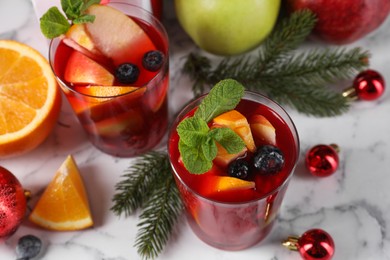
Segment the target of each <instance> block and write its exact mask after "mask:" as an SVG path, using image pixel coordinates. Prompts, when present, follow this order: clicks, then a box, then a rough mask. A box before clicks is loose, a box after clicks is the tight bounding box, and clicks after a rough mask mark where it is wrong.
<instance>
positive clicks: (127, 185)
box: [111, 152, 170, 216]
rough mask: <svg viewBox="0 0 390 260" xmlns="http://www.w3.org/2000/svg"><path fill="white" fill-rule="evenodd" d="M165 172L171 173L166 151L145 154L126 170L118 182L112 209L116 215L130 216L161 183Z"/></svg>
mask: <svg viewBox="0 0 390 260" xmlns="http://www.w3.org/2000/svg"><path fill="white" fill-rule="evenodd" d="M164 172H169V174H170V168H169V161H168V159H167V155H166V154H165V153H162V152H150V153H147V154H145V155H143V156H142V157H141V158H140V159H139V160H138V161H137V162H136V163H135V164H134V165H132V166H131V167H130V168H129V169H128V170H126V172H125V174H124V175H123V176H122V180H121V181H120V182H118V183H117V184H116V186H115V188H116V191H117V193H116V194H115V195H114V197H113V202H114V205H113V206H112V207H111V210H112V211H113V212H114V213H115V214H116V215H121V214H124V215H125V216H129V215H131V214H132V213H134V211H135V210H137V209H138V208H140V207H142V205H143V204H144V203H145V202H146V201H147V200H148V198H149V195H150V193H151V192H152V191H153V190H154V189H155V187H156V186H158V185H159V183H158V180H159V177H160V175H161V174H162V173H164ZM164 176H165V175H164Z"/></svg>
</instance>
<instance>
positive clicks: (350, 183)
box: [0, 0, 390, 260]
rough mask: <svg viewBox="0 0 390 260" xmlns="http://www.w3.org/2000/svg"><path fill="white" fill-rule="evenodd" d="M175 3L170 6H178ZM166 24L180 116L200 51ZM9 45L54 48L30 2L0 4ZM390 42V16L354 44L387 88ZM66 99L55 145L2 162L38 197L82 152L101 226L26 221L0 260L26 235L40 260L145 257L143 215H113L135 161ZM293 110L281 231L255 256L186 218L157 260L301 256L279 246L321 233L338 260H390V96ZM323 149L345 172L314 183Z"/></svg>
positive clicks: (11, 255) (174, 104)
mask: <svg viewBox="0 0 390 260" xmlns="http://www.w3.org/2000/svg"><path fill="white" fill-rule="evenodd" d="M166 5H167V6H168V7H171V1H168V2H166ZM164 23H165V25H166V27H167V30H168V33H169V35H170V43H171V57H170V58H171V85H170V101H169V102H170V110H171V112H172V113H174V112H176V111H177V110H178V109H179V108H180V107H181V106H182V105H183V104H184V103H186V102H187V101H188V100H189V99H191V98H192V92H191V82H190V80H189V79H188V77H187V76H186V75H183V74H182V73H181V72H180V68H181V67H182V65H183V62H184V59H185V56H186V54H187V53H189V52H190V51H193V50H197V48H196V47H195V46H194V44H193V43H192V42H191V40H189V38H188V37H187V36H186V35H185V34H184V33H183V31H182V30H181V28H180V26H179V25H178V24H177V21H176V20H175V18H174V16H173V15H172V12H170V13H169V14H168V15H167V16H166V19H165V20H164ZM0 39H14V40H17V41H20V42H23V43H26V44H28V45H30V46H32V47H34V48H36V49H37V50H39V51H40V52H41V53H42V54H44V55H45V56H47V41H46V40H45V39H44V38H43V37H42V36H41V33H40V30H39V25H38V22H37V19H36V16H35V13H34V9H33V6H32V3H31V2H30V0H12V1H7V0H0ZM389 43H390V19H387V21H386V22H385V23H384V24H383V25H382V26H381V27H380V28H379V29H378V30H377V31H376V32H375V33H372V34H370V35H369V36H368V37H366V38H364V39H362V40H360V41H358V42H356V43H354V44H352V45H351V46H362V47H364V48H366V49H368V50H369V51H370V52H371V54H372V59H371V68H373V69H376V70H378V71H379V72H381V73H382V74H383V76H384V77H385V79H386V80H387V81H388V82H390V66H389V65H390V52H389V51H388V48H389V47H388V46H389ZM347 47H349V46H347ZM63 101H64V102H63V107H62V111H61V115H60V118H59V120H58V124H57V126H56V127H55V129H54V131H53V132H52V134H51V135H50V136H49V138H48V139H47V140H46V141H45V142H44V143H43V144H42V145H41V146H39V147H38V148H37V149H36V150H34V151H33V152H31V153H28V154H25V155H23V156H19V157H16V158H12V159H6V160H4V159H3V160H1V161H0V164H1V165H2V166H4V167H6V168H8V169H9V170H10V171H12V172H13V173H14V174H15V175H16V176H17V177H18V178H19V180H20V181H21V183H22V184H23V186H24V187H25V188H27V189H29V190H31V191H32V193H33V194H34V195H35V196H39V194H41V192H42V191H43V189H44V188H45V186H46V185H47V184H48V182H49V181H50V180H51V178H52V176H53V174H54V172H55V171H56V170H57V168H58V167H59V166H60V164H61V163H62V162H63V160H64V159H65V158H66V156H67V155H68V154H73V156H74V158H75V160H76V162H77V164H78V165H79V167H80V170H81V172H82V175H83V178H84V179H85V180H86V188H87V190H88V193H89V197H90V201H91V207H92V213H93V216H94V219H95V222H96V225H95V226H94V227H93V228H91V229H88V230H85V231H78V232H51V231H45V230H42V229H39V228H37V227H35V226H33V225H31V224H30V223H29V222H28V221H27V220H26V221H24V222H23V224H22V225H21V227H20V228H19V229H18V231H17V232H16V233H15V234H14V235H13V236H12V237H10V238H9V239H8V240H7V241H6V242H5V243H3V244H0V259H1V260H9V259H15V258H16V254H15V244H16V242H17V240H18V238H19V237H21V236H23V235H25V234H33V235H36V236H38V237H40V238H41V239H42V240H43V242H44V245H45V246H44V250H43V252H42V254H41V255H40V259H45V260H49V259H50V260H51V259H56V260H62V259H64V260H65V259H83V260H89V259H91V260H92V259H94V260H97V259H110V260H114V259H115V260H123V259H140V257H139V255H138V254H137V250H136V248H135V247H133V245H134V241H135V237H136V233H137V227H136V225H137V223H138V219H137V216H136V215H135V216H130V217H128V218H124V217H121V218H119V217H117V216H115V215H114V214H113V213H112V212H111V211H110V210H109V208H110V207H111V206H112V202H111V198H112V197H113V194H114V192H115V190H114V185H115V184H116V183H117V182H118V180H119V179H120V175H121V174H122V173H123V172H124V170H125V169H126V168H128V167H129V166H130V165H131V164H132V163H133V162H134V159H119V158H114V157H112V156H109V155H106V154H103V153H101V152H99V151H98V150H97V149H95V148H94V147H92V146H91V144H90V143H89V142H88V141H87V139H86V137H85V135H84V133H83V132H82V130H81V128H80V126H79V125H78V122H77V121H76V118H75V116H74V115H73V113H72V111H71V110H70V108H69V105H68V103H67V101H66V100H65V99H64V100H63ZM287 110H288V111H289V112H290V115H291V117H292V118H293V120H294V121H295V123H296V126H297V129H298V132H299V135H300V139H301V157H300V161H299V164H298V167H297V169H296V174H295V176H294V177H293V179H292V181H291V183H290V186H289V189H288V191H287V194H286V197H285V200H284V204H283V209H282V210H281V212H280V216H279V217H278V219H277V223H276V226H275V227H274V229H273V232H272V234H271V235H270V236H269V237H268V238H267V239H266V240H264V241H263V242H261V243H260V244H258V245H256V246H254V247H252V248H250V249H247V250H243V251H239V252H227V251H222V250H218V249H215V248H212V247H210V246H208V245H206V244H204V243H203V242H201V241H200V240H199V239H198V238H197V237H196V236H195V235H194V234H193V233H192V232H191V230H190V228H189V226H188V225H187V223H186V222H185V220H184V219H180V221H179V223H178V225H177V229H176V230H175V233H174V235H173V236H172V238H171V240H170V241H169V244H168V246H167V247H166V249H165V250H164V252H163V253H162V254H161V255H160V256H159V257H158V259H161V260H164V259H177V260H179V259H187V260H190V259H225V260H229V259H246V260H250V259H256V260H257V259H265V260H284V259H291V260H293V259H301V258H300V255H299V254H298V253H297V252H292V251H289V250H287V249H285V248H284V247H282V246H281V245H280V241H281V240H283V239H284V238H286V237H287V236H288V235H292V234H296V235H300V234H302V233H303V232H304V231H306V230H308V229H310V228H314V227H318V228H322V229H325V230H327V231H328V232H329V233H330V234H331V235H332V236H333V238H334V241H335V244H336V253H335V256H334V259H336V260H349V259H351V260H370V259H372V260H382V259H383V260H384V259H390V189H389V183H390V171H389V169H390V135H389V133H390V120H389V113H390V93H389V91H388V90H387V91H386V92H385V94H384V95H383V96H382V97H381V98H380V99H379V100H377V101H374V102H362V101H359V102H355V103H354V104H353V105H352V107H351V109H350V111H349V112H347V113H345V114H343V115H342V116H338V117H332V118H321V119H319V118H314V117H308V116H305V115H302V114H299V113H297V112H296V111H294V110H291V109H289V108H287ZM319 143H324V144H330V143H337V144H338V145H339V146H340V148H341V151H340V160H341V162H340V168H339V170H338V171H337V172H336V173H335V174H334V175H332V176H331V177H328V178H323V179H318V178H314V177H312V176H310V175H309V174H308V172H307V171H306V169H305V168H304V166H303V157H304V154H305V152H306V151H307V150H308V149H309V148H310V147H312V146H314V145H316V144H319ZM163 144H164V141H163ZM163 144H162V145H161V146H162V147H163V146H164V145H163ZM30 206H31V205H30Z"/></svg>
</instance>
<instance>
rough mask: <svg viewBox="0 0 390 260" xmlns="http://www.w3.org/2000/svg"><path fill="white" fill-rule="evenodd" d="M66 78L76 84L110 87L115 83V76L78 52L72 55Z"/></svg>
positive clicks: (66, 70) (67, 66)
mask: <svg viewBox="0 0 390 260" xmlns="http://www.w3.org/2000/svg"><path fill="white" fill-rule="evenodd" d="M64 78H65V80H66V81H68V82H71V83H74V84H84V85H87V84H93V85H101V86H110V85H112V84H113V83H114V75H112V74H111V73H110V72H109V71H108V70H106V69H105V68H104V67H103V66H101V65H100V64H99V63H97V62H95V61H94V60H92V59H90V58H88V57H87V56H85V55H84V54H82V53H81V52H78V51H73V52H72V54H71V55H70V57H69V60H68V63H67V65H66V68H65V74H64Z"/></svg>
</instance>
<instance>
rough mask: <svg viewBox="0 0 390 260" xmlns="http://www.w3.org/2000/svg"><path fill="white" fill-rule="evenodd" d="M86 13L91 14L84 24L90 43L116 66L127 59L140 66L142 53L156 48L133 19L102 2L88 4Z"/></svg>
mask: <svg viewBox="0 0 390 260" xmlns="http://www.w3.org/2000/svg"><path fill="white" fill-rule="evenodd" d="M86 13H87V14H89V15H94V16H95V21H94V22H93V23H87V24H85V27H86V30H87V32H88V34H89V36H90V37H91V39H92V41H93V43H94V45H95V46H96V47H97V48H98V49H99V50H100V51H101V52H102V53H103V54H104V55H105V56H106V57H109V58H111V59H112V60H113V62H114V64H115V65H116V66H118V65H120V64H122V63H125V62H131V63H133V64H136V65H138V66H139V67H141V65H142V57H143V55H144V54H145V53H146V52H147V51H150V50H155V49H156V47H155V45H154V44H153V42H152V41H151V39H150V38H149V36H148V35H147V34H146V33H145V31H144V30H143V29H142V28H141V27H140V26H139V25H138V24H137V23H136V22H134V20H133V19H131V18H130V17H128V16H127V15H125V14H123V13H122V12H120V11H118V10H116V9H115V8H112V7H110V6H105V5H92V6H90V7H89V8H88V9H87V10H86Z"/></svg>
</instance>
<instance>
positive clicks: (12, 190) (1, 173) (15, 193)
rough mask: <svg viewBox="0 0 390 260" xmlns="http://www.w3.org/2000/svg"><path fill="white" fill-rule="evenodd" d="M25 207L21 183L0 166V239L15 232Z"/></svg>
mask: <svg viewBox="0 0 390 260" xmlns="http://www.w3.org/2000/svg"><path fill="white" fill-rule="evenodd" d="M26 209H27V202H26V197H25V195H24V190H23V188H22V185H21V184H20V182H19V181H18V179H17V178H16V177H15V176H14V175H13V174H12V173H11V172H10V171H8V170H7V169H5V168H3V167H1V166H0V240H3V239H6V238H7V237H9V236H10V235H12V234H13V233H15V231H16V230H17V229H18V227H19V226H20V224H21V223H22V220H23V217H24V215H25V213H26Z"/></svg>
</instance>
